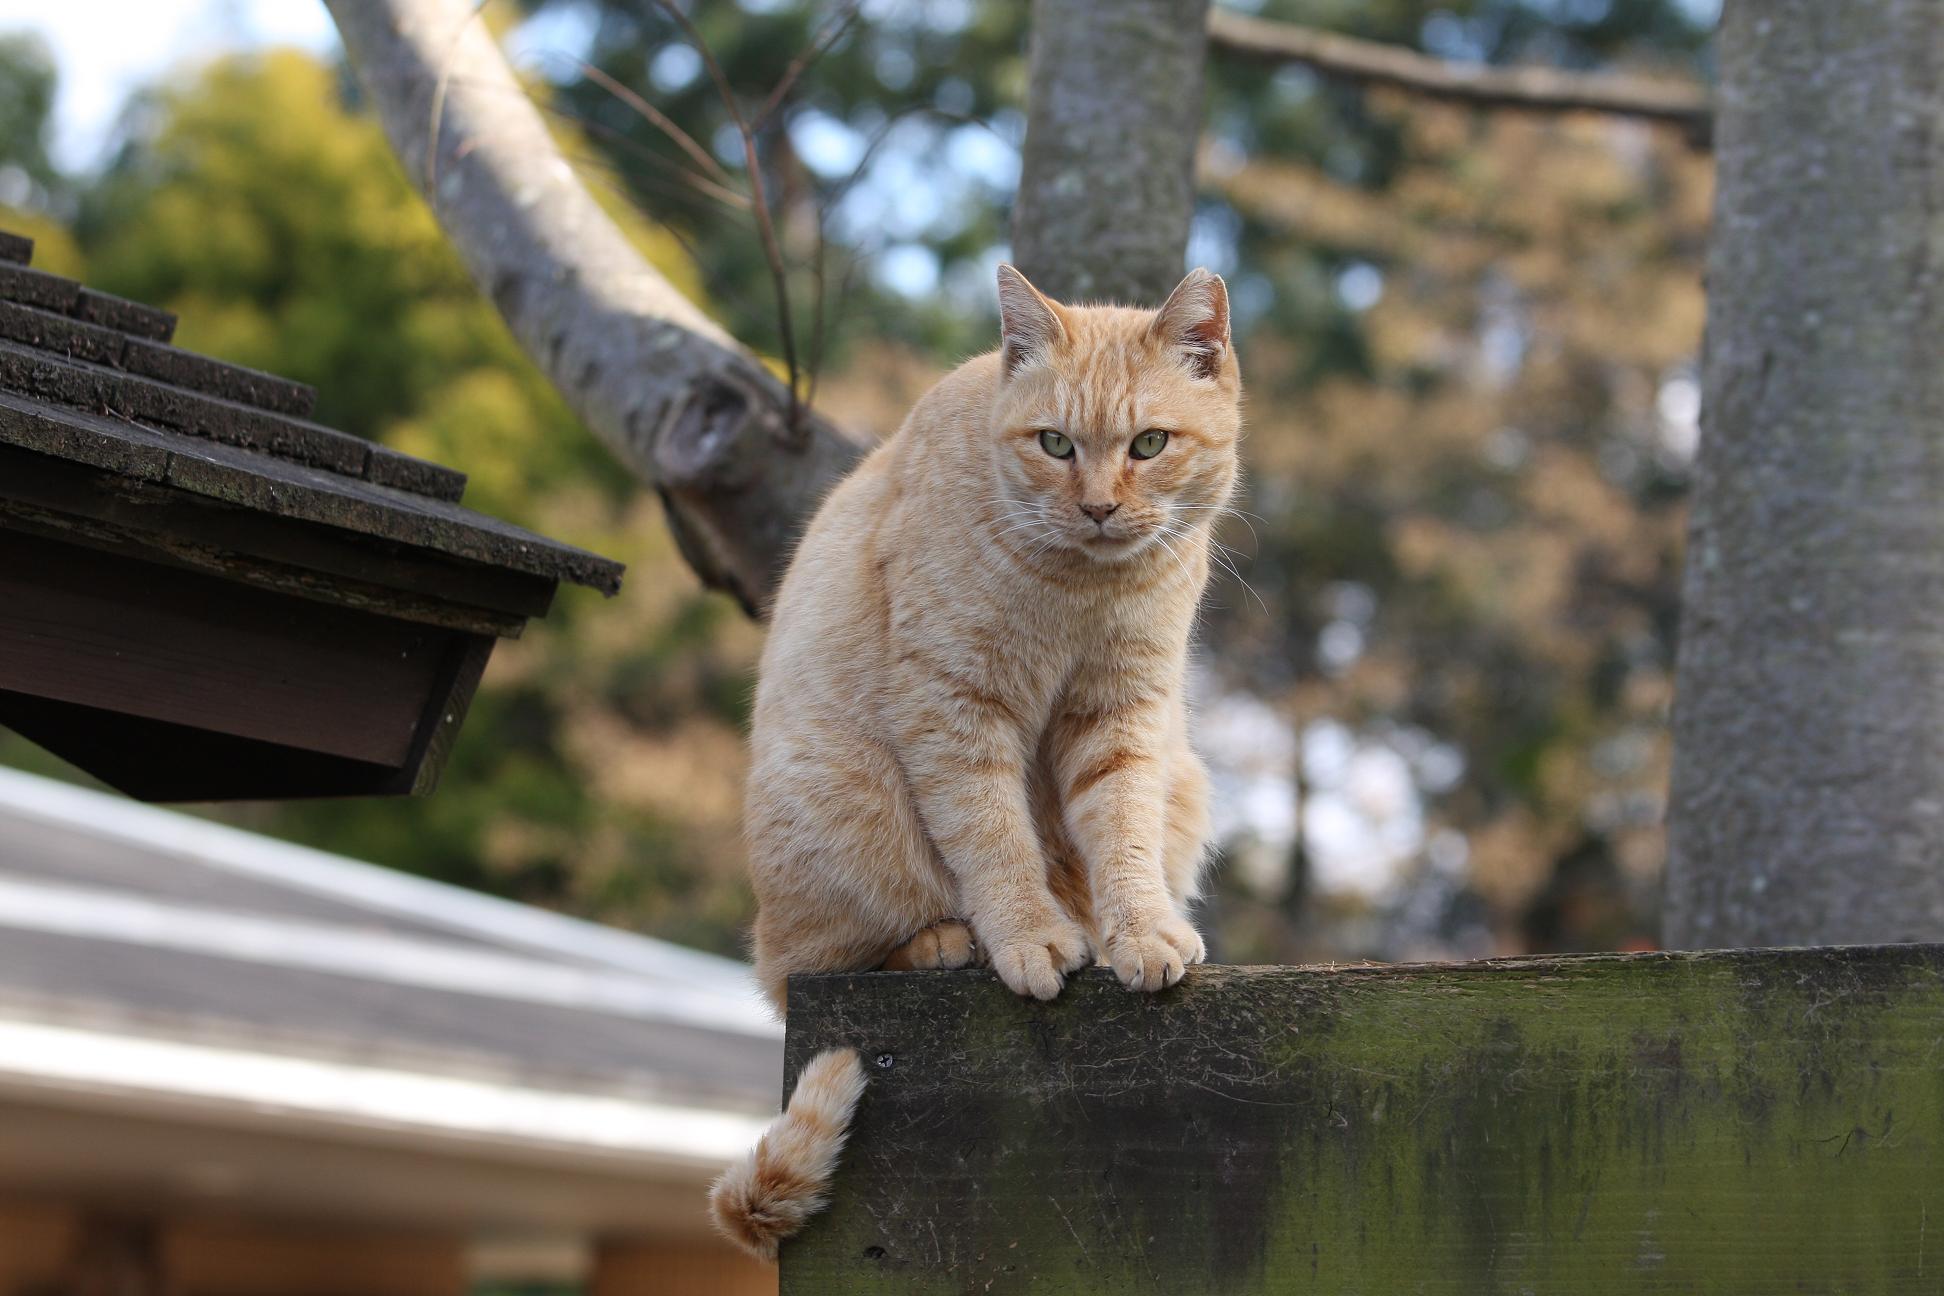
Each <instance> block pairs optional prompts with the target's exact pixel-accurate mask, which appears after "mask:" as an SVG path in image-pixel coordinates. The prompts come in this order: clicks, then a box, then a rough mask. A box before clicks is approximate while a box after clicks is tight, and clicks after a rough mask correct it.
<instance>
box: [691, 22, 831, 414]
mask: <svg viewBox="0 0 1944 1296" xmlns="http://www.w3.org/2000/svg"><path fill="white" fill-rule="evenodd" d="M655 3H656V4H657V5H658V6H659V7H660V8H661V10H662V12H664V13H666V14H667V15H668V16H669V17H670V18H671V19H673V20H674V22H675V25H676V26H677V27H680V28H681V29H682V34H683V35H684V36H685V37H686V38H687V39H688V42H689V44H690V45H691V46H692V47H693V48H694V49H695V52H696V53H697V54H699V55H701V56H702V66H703V67H705V68H707V69H708V72H709V79H710V80H711V81H713V82H714V83H715V88H716V94H717V95H719V96H720V97H721V99H722V106H723V107H724V108H725V109H726V110H728V113H729V117H730V120H731V121H733V122H734V123H735V126H736V131H737V133H738V134H740V135H741V136H742V144H743V165H744V166H745V167H746V168H747V169H748V171H749V196H750V199H751V201H752V203H753V204H754V211H755V215H756V232H757V234H758V235H759V236H760V237H761V239H762V243H763V257H764V259H765V260H766V261H768V262H769V272H770V278H771V280H772V281H774V283H775V284H776V313H777V322H778V327H779V329H780V332H781V339H780V340H781V342H782V346H783V367H784V368H785V369H786V370H787V371H788V373H789V388H790V408H789V425H790V430H791V432H793V433H794V432H795V431H796V430H797V426H798V423H799V422H800V420H801V418H802V415H803V408H804V406H803V394H802V387H801V383H802V377H801V374H800V373H799V370H798V365H797V354H796V327H795V324H794V316H792V314H791V312H790V282H789V275H788V274H787V273H786V272H785V270H784V267H783V249H782V247H781V245H779V244H778V243H777V241H776V222H775V221H774V220H772V219H771V217H770V207H769V196H768V195H767V194H766V193H765V192H764V186H763V162H762V158H761V157H760V156H759V155H758V154H757V151H756V132H755V131H753V130H751V129H750V126H749V120H748V119H747V118H746V117H744V116H743V111H742V107H741V105H739V104H738V103H737V102H736V95H735V92H734V91H733V90H731V89H730V88H729V78H728V77H727V76H726V75H725V74H724V73H723V71H722V65H721V64H720V63H718V62H716V56H715V53H714V52H713V51H712V50H710V48H709V43H708V42H707V41H705V40H703V39H702V33H701V32H700V31H698V30H697V29H696V26H695V24H694V23H693V22H691V21H690V20H689V16H688V15H687V14H685V13H683V12H682V11H681V9H680V8H679V7H678V6H677V5H676V4H675V0H655Z"/></svg>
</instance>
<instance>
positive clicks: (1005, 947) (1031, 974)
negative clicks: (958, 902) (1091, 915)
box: [986, 916, 1092, 999]
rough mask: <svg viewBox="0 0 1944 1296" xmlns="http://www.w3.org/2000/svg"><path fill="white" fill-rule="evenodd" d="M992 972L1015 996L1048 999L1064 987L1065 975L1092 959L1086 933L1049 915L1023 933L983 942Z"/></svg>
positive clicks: (1011, 933)
mask: <svg viewBox="0 0 1944 1296" xmlns="http://www.w3.org/2000/svg"><path fill="white" fill-rule="evenodd" d="M986 947H987V950H988V951H989V953H990V956H991V963H992V970H993V971H994V972H997V973H998V974H999V979H1000V980H1001V981H1004V982H1005V983H1006V988H1007V989H1008V990H1011V991H1012V992H1013V993H1014V994H1017V995H1030V996H1031V997H1033V998H1035V999H1051V998H1053V997H1055V996H1056V995H1058V994H1059V993H1060V987H1061V986H1063V985H1065V984H1066V977H1067V973H1069V972H1072V971H1075V970H1076V969H1078V968H1082V967H1085V966H1086V965H1087V963H1088V962H1089V961H1090V960H1091V958H1092V953H1091V951H1090V950H1089V948H1088V945H1087V933H1086V932H1084V931H1082V930H1081V929H1080V925H1079V924H1078V923H1076V922H1074V921H1073V920H1071V919H1069V918H1066V917H1064V916H1057V917H1056V916H1049V917H1048V918H1047V919H1046V920H1045V921H1043V922H1041V923H1039V924H1037V925H1035V926H1033V927H1030V928H1027V929H1025V930H1023V931H1013V932H1007V933H1006V934H1005V936H1004V937H1002V938H1001V939H998V940H993V941H987V942H986Z"/></svg>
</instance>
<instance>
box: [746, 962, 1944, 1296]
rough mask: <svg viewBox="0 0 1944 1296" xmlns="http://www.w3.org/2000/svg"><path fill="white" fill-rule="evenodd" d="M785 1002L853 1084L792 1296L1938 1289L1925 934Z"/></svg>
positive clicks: (800, 1045)
mask: <svg viewBox="0 0 1944 1296" xmlns="http://www.w3.org/2000/svg"><path fill="white" fill-rule="evenodd" d="M789 1023H790V1025H789V1044H788V1055H789V1069H790V1074H791V1076H792V1077H793V1076H794V1075H795V1072H796V1069H797V1068H798V1067H800V1066H801V1065H802V1064H803V1062H804V1061H805V1060H806V1059H807V1058H808V1057H810V1056H811V1055H812V1054H813V1053H814V1052H815V1051H817V1050H818V1049H821V1048H825V1047H828V1046H830V1045H833V1044H852V1045H855V1046H856V1047H858V1048H860V1049H862V1050H863V1051H864V1054H865V1057H866V1061H867V1070H868V1073H869V1075H870V1080H871V1083H870V1087H869V1089H868V1090H867V1092H866V1093H865V1096H864V1099H863V1103H862V1105H861V1108H860V1110H859V1113H858V1120H857V1125H856V1127H855V1130H854V1133H853V1137H852V1140H851V1144H850V1147H849V1148H848V1150H847V1151H846V1152H845V1154H844V1162H843V1166H842V1169H841V1170H840V1172H839V1176H838V1181H837V1185H836V1193H835V1200H834V1202H833V1204H832V1207H831V1209H830V1210H829V1212H828V1213H827V1214H825V1215H823V1216H820V1217H819V1218H817V1219H816V1220H814V1221H812V1223H811V1225H810V1227H809V1228H808V1229H807V1230H806V1231H805V1233H804V1234H803V1235H802V1236H801V1237H799V1238H798V1239H796V1240H795V1241H793V1242H791V1243H789V1244H787V1245H786V1246H785V1248H784V1250H783V1260H782V1292H783V1296H824V1294H825V1293H840V1292H841V1293H847V1294H848V1293H873V1292H885V1293H891V1292H896V1293H900V1294H901V1296H904V1294H919V1293H931V1292H951V1293H962V1292H994V1293H1005V1292H1033V1293H1048V1294H1069V1296H1077V1294H1080V1293H1087V1294H1089V1296H1091V1294H1094V1293H1101V1294H1105V1293H1115V1294H1117V1296H1119V1294H1124V1293H1135V1292H1168V1293H1182V1294H1184V1296H1185V1294H1190V1293H1272V1292H1273V1293H1281V1292H1290V1293H1296V1292H1300V1293H1329V1294H1330V1296H1344V1294H1346V1293H1369V1294H1370V1296H1380V1294H1382V1296H1388V1294H1389V1293H1403V1292H1411V1293H1466V1294H1467V1296H1471V1294H1475V1293H1501V1292H1502V1293H1534V1294H1536V1296H1545V1294H1547V1293H1558V1294H1560V1296H1598V1294H1599V1293H1619V1292H1628V1293H1675V1292H1679V1293H1751V1294H1752V1293H1777V1292H1792V1293H1801V1292H1820V1293H1838V1292H1841V1293H1861V1292H1884V1293H1890V1292H1897V1293H1904V1292H1913V1293H1914V1292H1938V1291H1944V1149H1941V1148H1940V1142H1944V946H1934V945H1921V946H1917V945H1913V946H1894V947H1873V948H1871V947H1851V948H1833V949H1801V950H1750V951H1738V952H1728V953H1709V954H1681V955H1674V954H1668V955H1660V954H1655V955H1633V956H1593V957H1583V958H1568V959H1530V960H1514V961H1503V962H1493V963H1478V964H1467V965H1460V966H1404V967H1384V968H1374V967H1373V968H1361V967H1360V968H1338V969H1328V970H1326V969H1318V968H1247V969H1245V968H1221V967H1210V968H1198V969H1193V970H1191V973H1190V976H1189V978H1188V979H1187V980H1186V981H1185V982H1184V983H1183V984H1182V985H1181V986H1179V987H1177V988H1175V989H1174V990H1172V991H1169V992H1166V993H1164V994H1161V995H1158V996H1154V997H1149V996H1145V995H1139V994H1133V993H1130V992H1128V991H1126V990H1124V989H1122V988H1121V987H1120V986H1119V985H1118V984H1116V983H1115V982H1114V980H1113V978H1112V977H1111V976H1110V975H1109V974H1107V973H1106V972H1105V971H1102V970H1093V971H1090V972H1088V973H1086V974H1084V975H1082V976H1080V977H1078V978H1076V979H1075V981H1074V982H1073V983H1072V984H1070V985H1069V986H1068V988H1067V990H1066V992H1065V993H1064V994H1063V995H1062V996H1061V997H1060V999H1058V1000H1057V1001H1055V1002H1054V1003H1051V1004H1046V1005H1040V1004H1035V1003H1030V1002H1021V1001H1019V1000H1017V999H1015V998H1014V997H1013V996H1012V995H1010V994H1008V993H1007V992H1006V991H1005V990H1004V989H1003V988H1002V987H1001V986H1000V985H999V984H998V982H997V981H996V980H994V979H993V978H991V977H990V976H989V975H987V974H985V973H982V972H963V973H954V972H936V973H876V974H869V975H861V976H832V977H813V978H799V979H797V980H795V981H793V983H792V985H791V990H790V1013H789ZM1932 1207H1936V1208H1937V1209H1936V1210H1932ZM1933 1214H1935V1215H1937V1217H1938V1219H1939V1228H1938V1230H1937V1232H1936V1236H1932V1230H1931V1228H1930V1223H1929V1221H1930V1217H1931V1216H1932V1215H1933Z"/></svg>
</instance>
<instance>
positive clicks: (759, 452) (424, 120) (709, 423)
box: [326, 0, 862, 614]
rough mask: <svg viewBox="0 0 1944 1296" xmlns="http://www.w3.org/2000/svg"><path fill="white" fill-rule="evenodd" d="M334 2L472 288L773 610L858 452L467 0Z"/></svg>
mask: <svg viewBox="0 0 1944 1296" xmlns="http://www.w3.org/2000/svg"><path fill="white" fill-rule="evenodd" d="M326 5H327V7H328V8H329V9H330V11H331V16H332V18H333V19H335V20H336V22H337V26H338V31H339V33H340V34H341V35H342V36H343V38H344V48H345V52H346V54H347V56H348V57H349V59H350V61H351V64H352V66H353V67H354V68H355V69H356V70H357V73H358V77H359V79H360V81H361V82H362V83H363V85H364V87H365V91H366V93H367V94H369V95H370V97H371V101H372V103H373V105H374V106H375V107H376V109H377V111H378V116H379V119H380V121H382V122H383V124H384V127H385V133H386V135H387V137H388V138H389V139H390V141H391V145H392V149H393V151H394V152H395V153H397V154H398V157H399V159H400V161H401V162H402V163H403V164H404V168H405V173H406V174H407V175H408V176H412V177H414V178H415V179H418V180H419V181H420V183H421V184H422V183H423V181H424V177H426V176H428V175H430V174H436V175H437V177H438V179H437V181H436V185H435V192H431V193H427V194H426V195H425V197H426V200H427V201H428V202H429V203H430V204H431V206H432V209H433V211H434V213H435V214H436V215H437V216H438V219H439V222H440V224H441V225H442V226H443V227H444V229H445V232H446V235H447V237H448V238H449V239H450V240H451V242H452V244H453V246H454V247H456V248H457V249H458V250H459V254H460V256H461V257H462V258H463V260H464V261H465V263H466V267H467V269H468V271H470V273H471V274H472V277H473V280H474V282H476V283H477V284H478V285H479V286H480V288H481V290H482V291H484V292H485V293H486V294H487V295H488V296H489V297H490V298H491V299H492V301H493V303H494V304H495V305H496V306H497V307H498V308H499V311H500V314H501V315H502V316H504V317H505V319H506V322H507V324H508V325H509V326H510V327H511V328H512V330H513V333H514V335H515V336H516V337H517V338H518V339H519V341H520V344H521V346H522V347H523V349H524V350H525V351H526V353H527V354H528V355H529V356H531V357H532V358H533V360H534V361H535V363H537V364H539V365H540V367H541V368H542V370H544V371H545V373H546V374H547V377H548V378H549V379H551V380H552V382H553V384H554V385H555V386H556V387H558V388H559V389H560V391H561V393H562V395H563V396H565V397H566V399H567V401H568V404H569V405H570V406H572V408H573V409H574V411H575V413H576V414H578V415H579V416H580V418H581V419H582V421H583V422H585V423H586V424H587V426H588V428H589V429H590V430H591V431H592V432H593V433H594V434H595V435H596V436H597V437H599V438H600V439H601V440H602V441H603V442H604V443H605V444H606V445H607V446H608V447H609V448H610V449H611V450H612V451H613V452H614V453H615V454H616V455H617V456H618V457H619V458H620V459H621V460H622V462H624V463H626V464H627V465H628V467H629V468H630V469H632V470H633V471H634V472H635V473H636V474H637V475H639V476H640V477H641V478H642V479H643V480H644V481H645V482H647V483H648V484H649V485H651V486H652V487H653V488H654V489H655V490H656V492H657V493H658V494H659V495H660V496H661V498H662V501H663V503H664V504H665V505H666V507H667V512H668V521H669V526H670V529H671V530H672V531H673V532H674V534H675V537H676V540H677V541H678V543H679V544H680V545H681V547H682V552H683V554H684V556H685V557H686V558H687V559H688V561H689V563H690V564H691V565H692V566H693V567H694V568H695V570H696V572H697V573H698V574H699V575H700V576H701V577H702V579H703V580H704V581H705V582H707V583H708V584H710V585H712V586H715V587H717V588H719V589H724V590H727V591H729V592H730V593H731V594H733V595H734V596H735V597H736V598H737V599H738V600H739V601H740V602H741V603H742V605H743V606H744V607H745V608H746V609H748V610H749V611H750V612H752V613H753V614H760V613H761V611H762V610H763V609H764V608H765V607H766V606H767V604H768V600H769V596H770V593H771V591H772V590H773V588H774V586H775V583H776V580H777V579H778V578H779V577H780V575H781V573H782V571H783V567H784V565H785V564H786V562H787V561H788V556H789V550H790V546H791V544H792V543H793V541H794V538H795V536H796V533H797V531H798V529H799V528H800V527H801V525H802V524H803V523H804V522H805V521H806V520H807V519H808V518H809V516H810V514H811V512H812V511H813V510H814V509H815V507H816V505H817V502H818V501H819V500H820V499H821V498H822V497H823V495H824V493H825V492H826V491H827V490H828V489H829V487H830V486H831V485H832V483H834V482H835V481H836V480H837V478H838V477H839V476H840V475H842V474H843V473H844V472H845V471H846V470H847V469H848V468H849V467H850V466H851V465H852V464H853V463H854V462H856V460H857V458H858V456H859V455H860V453H861V452H862V447H861V446H860V445H859V444H858V443H857V442H856V441H854V440H852V439H851V438H849V437H847V436H845V435H844V434H842V433H841V432H840V431H838V429H836V428H835V427H833V426H832V425H831V424H829V423H828V422H826V421H824V420H822V419H819V418H817V417H815V416H814V415H813V414H809V413H807V412H806V413H805V415H804V417H802V418H801V419H800V420H797V421H795V422H794V423H793V421H792V419H791V417H790V411H791V406H792V400H791V397H790V395H789V394H788V393H786V391H785V390H784V388H783V384H781V383H779V382H777V381H776V379H775V378H774V377H772V376H771V375H770V374H769V372H768V371H767V370H765V369H764V368H763V366H762V364H761V363H760V362H759V361H758V360H757V359H756V358H755V357H754V356H752V355H751V354H749V352H748V351H746V350H745V349H744V348H743V347H741V346H740V345H739V344H738V343H737V342H736V341H735V340H734V339H733V338H731V337H730V336H729V335H728V334H727V333H725V332H724V331H723V330H722V328H721V327H720V326H718V325H717V324H716V323H715V321H713V320H711V319H710V318H709V317H708V316H707V315H705V314H703V313H702V311H701V310H700V309H698V308H697V307H696V306H695V304H694V303H692V302H690V301H689V300H688V299H687V298H685V297H683V296H682V295H681V293H679V292H677V291H676V290H675V288H674V287H673V286H672V285H671V284H670V283H669V282H668V281H667V280H666V279H664V278H663V277H662V276H661V275H660V274H659V273H658V272H657V271H656V270H655V269H654V267H653V266H651V265H649V264H648V263H647V262H646V261H645V260H644V259H643V258H642V257H641V256H640V254H639V253H637V252H636V251H635V250H634V248H633V247H632V246H630V245H629V243H628V241H627V239H626V238H625V237H624V236H623V235H622V233H621V231H620V230H619V229H618V228H616V226H615V225H614V223H613V222H612V221H611V220H609V219H608V217H607V215H606V213H604V212H603V211H602V210H601V209H600V207H599V205H598V204H596V203H595V201H594V199H593V197H592V196H591V195H590V194H589V193H588V192H587V190H586V188H585V187H584V186H583V185H582V184H581V182H580V181H579V180H578V179H577V178H576V177H575V175H574V172H573V169H572V168H571V167H570V166H569V165H568V163H567V160H566V159H565V158H564V157H562V156H561V153H560V150H559V148H558V147H556V145H555V144H554V141H553V139H552V137H551V136H549V135H548V133H547V129H546V126H545V124H544V123H543V121H542V119H541V116H540V113H539V111H538V110H537V109H536V108H535V107H534V105H533V103H532V102H531V101H530V100H529V99H528V98H527V97H526V96H525V95H524V94H523V93H520V87H519V83H518V81H517V80H516V78H515V77H514V75H513V72H512V69H511V68H509V67H508V66H507V63H506V60H505V58H504V56H502V54H501V53H500V50H499V47H498V46H497V45H496V44H495V43H494V41H493V39H492V36H491V34H490V33H489V32H488V31H487V30H486V27H485V25H484V24H483V23H480V22H476V21H474V20H473V7H472V5H471V4H469V3H468V2H467V0H326ZM442 84H443V86H444V91H443V102H442V104H441V106H440V111H439V112H438V114H437V122H438V125H437V138H436V139H434V138H433V130H434V126H433V122H434V113H433V111H432V108H433V101H434V98H435V96H436V95H437V94H439V88H440V86H441V85H442ZM435 160H436V161H435Z"/></svg>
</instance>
